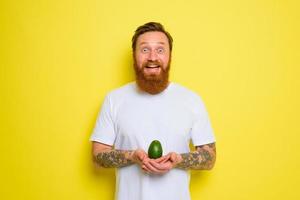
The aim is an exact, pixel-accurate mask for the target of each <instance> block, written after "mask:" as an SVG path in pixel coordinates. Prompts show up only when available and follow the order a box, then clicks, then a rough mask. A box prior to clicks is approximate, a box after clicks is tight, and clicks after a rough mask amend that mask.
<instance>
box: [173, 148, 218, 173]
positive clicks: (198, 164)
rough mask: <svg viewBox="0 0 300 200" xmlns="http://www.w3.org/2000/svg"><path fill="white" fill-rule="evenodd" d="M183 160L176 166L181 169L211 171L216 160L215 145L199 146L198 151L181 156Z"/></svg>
mask: <svg viewBox="0 0 300 200" xmlns="http://www.w3.org/2000/svg"><path fill="white" fill-rule="evenodd" d="M181 158H182V160H181V161H180V162H179V163H178V164H177V165H176V167H177V168H179V169H185V170H188V169H195V170H210V169H212V168H213V166H214V164H215V160H216V148H215V143H211V144H207V145H203V146H199V147H197V148H196V151H193V152H190V153H184V154H181Z"/></svg>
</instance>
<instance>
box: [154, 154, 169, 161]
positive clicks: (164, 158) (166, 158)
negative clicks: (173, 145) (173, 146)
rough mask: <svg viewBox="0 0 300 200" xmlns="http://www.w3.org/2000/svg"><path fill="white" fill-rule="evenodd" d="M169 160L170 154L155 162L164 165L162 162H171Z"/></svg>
mask: <svg viewBox="0 0 300 200" xmlns="http://www.w3.org/2000/svg"><path fill="white" fill-rule="evenodd" d="M169 158H170V155H169V154H168V155H165V156H162V157H160V158H157V159H155V161H156V162H158V163H162V162H165V161H167V160H169Z"/></svg>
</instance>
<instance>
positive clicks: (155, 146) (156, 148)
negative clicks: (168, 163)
mask: <svg viewBox="0 0 300 200" xmlns="http://www.w3.org/2000/svg"><path fill="white" fill-rule="evenodd" d="M162 154H163V149H162V147H161V144H160V142H159V141H158V140H153V141H152V142H151V144H150V146H149V149H148V156H149V158H153V159H156V158H160V157H161V156H162Z"/></svg>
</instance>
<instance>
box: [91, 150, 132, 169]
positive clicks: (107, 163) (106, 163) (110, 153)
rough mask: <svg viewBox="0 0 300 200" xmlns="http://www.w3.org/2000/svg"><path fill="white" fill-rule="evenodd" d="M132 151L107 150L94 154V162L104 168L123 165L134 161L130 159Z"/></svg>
mask: <svg viewBox="0 0 300 200" xmlns="http://www.w3.org/2000/svg"><path fill="white" fill-rule="evenodd" d="M132 153H133V151H126V150H116V149H112V150H107V151H103V152H99V153H97V154H95V155H94V162H95V163H96V164H97V165H98V166H100V167H104V168H113V167H117V168H119V167H125V166H128V165H131V164H133V163H134V162H133V161H132V159H131V157H132Z"/></svg>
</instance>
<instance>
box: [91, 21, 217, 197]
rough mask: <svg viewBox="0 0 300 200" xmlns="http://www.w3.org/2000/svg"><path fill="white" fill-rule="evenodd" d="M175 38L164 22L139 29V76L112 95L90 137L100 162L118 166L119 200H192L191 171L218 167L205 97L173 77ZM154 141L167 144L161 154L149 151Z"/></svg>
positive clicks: (134, 44)
mask: <svg viewBox="0 0 300 200" xmlns="http://www.w3.org/2000/svg"><path fill="white" fill-rule="evenodd" d="M172 42H173V39H172V37H171V35H170V34H169V33H168V32H167V31H165V29H164V27H163V26H162V25H161V24H160V23H156V22H149V23H146V24H144V25H142V26H140V27H138V28H137V30H136V31H135V34H134V36H133V38H132V50H133V59H134V69H135V73H136V81H135V82H132V83H129V84H126V85H125V86H123V87H121V88H118V89H115V90H113V91H112V92H110V93H109V94H108V95H107V96H106V98H105V100H104V103H103V106H102V109H101V112H100V114H99V116H98V119H97V122H96V125H95V128H94V131H93V134H92V136H91V138H90V140H91V141H93V157H94V162H95V163H96V164H97V165H98V166H100V167H105V168H117V170H116V173H117V175H116V181H117V184H116V187H117V188H116V199H118V200H188V199H190V194H189V179H190V176H189V173H188V170H189V169H194V170H209V169H212V167H213V166H214V163H215V159H216V147H215V137H214V134H213V131H212V128H211V125H210V122H209V118H208V114H207V112H206V109H205V107H204V104H203V102H202V100H201V98H200V97H199V96H198V95H197V94H196V93H194V92H192V91H190V90H188V89H186V88H184V87H183V86H180V85H179V84H176V83H173V82H170V81H169V79H168V77H169V69H170V63H171V52H172ZM153 140H158V141H160V142H161V144H162V147H163V151H164V155H163V156H162V157H160V158H158V159H150V158H149V157H148V155H147V153H146V152H147V150H148V147H149V145H150V143H151V142H152V141H153ZM190 140H191V141H192V143H193V145H194V146H195V148H196V149H195V151H190V150H189V142H190Z"/></svg>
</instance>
